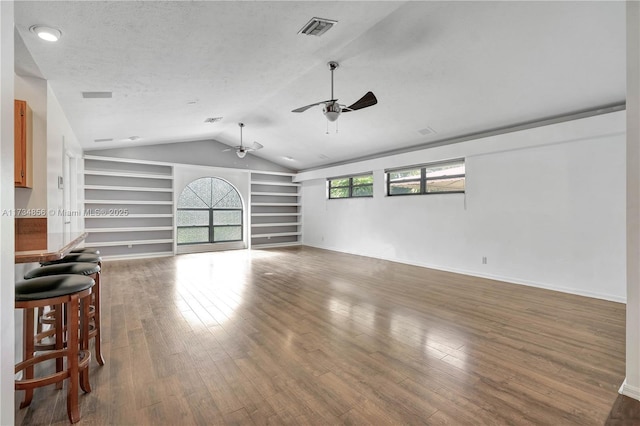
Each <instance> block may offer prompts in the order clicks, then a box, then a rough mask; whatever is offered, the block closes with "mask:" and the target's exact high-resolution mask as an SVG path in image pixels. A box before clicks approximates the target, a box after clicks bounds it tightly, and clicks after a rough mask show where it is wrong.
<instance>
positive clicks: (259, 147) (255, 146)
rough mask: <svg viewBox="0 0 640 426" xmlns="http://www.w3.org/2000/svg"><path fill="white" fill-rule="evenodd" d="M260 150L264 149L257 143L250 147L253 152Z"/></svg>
mask: <svg viewBox="0 0 640 426" xmlns="http://www.w3.org/2000/svg"><path fill="white" fill-rule="evenodd" d="M262 148H264V145H262V144H261V143H258V142H254V143H253V145H251V148H250V149H251V150H253V151H255V150H258V149H262Z"/></svg>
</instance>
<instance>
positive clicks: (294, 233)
mask: <svg viewBox="0 0 640 426" xmlns="http://www.w3.org/2000/svg"><path fill="white" fill-rule="evenodd" d="M293 235H302V232H272V233H270V234H251V238H273V237H290V236H293Z"/></svg>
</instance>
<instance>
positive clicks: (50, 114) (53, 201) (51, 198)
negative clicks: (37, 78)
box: [47, 85, 83, 233]
mask: <svg viewBox="0 0 640 426" xmlns="http://www.w3.org/2000/svg"><path fill="white" fill-rule="evenodd" d="M65 151H69V152H71V153H72V154H73V155H75V156H76V157H77V158H78V159H79V158H81V157H82V148H81V147H80V143H79V142H78V139H77V138H76V136H75V134H74V133H73V130H71V125H70V124H69V121H68V120H67V117H66V115H65V113H64V111H63V110H62V107H61V106H60V103H59V102H58V99H57V98H56V96H55V94H54V93H53V91H52V90H51V87H50V86H49V85H47V209H48V211H49V212H55V214H49V216H48V221H47V228H48V231H49V232H50V233H51V232H63V222H64V217H63V215H62V214H60V212H61V211H62V210H63V207H64V206H63V197H62V189H60V188H58V176H62V175H63V170H62V168H63V160H64V156H65ZM78 164H79V165H80V167H82V166H81V165H82V161H78ZM79 173H80V174H81V173H82V169H79ZM65 184H67V185H71V184H72V183H71V182H66V183H65ZM73 184H75V185H77V188H81V187H82V182H77V181H75V182H73ZM76 193H77V194H78V196H79V197H82V196H83V195H82V194H83V192H81V191H76ZM82 204H83V198H80V199H79V200H78V206H79V207H78V208H80V209H81V208H82V207H81V206H82ZM77 223H78V224H79V223H82V221H80V222H77Z"/></svg>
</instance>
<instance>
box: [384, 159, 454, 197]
mask: <svg viewBox="0 0 640 426" xmlns="http://www.w3.org/2000/svg"><path fill="white" fill-rule="evenodd" d="M386 174H387V194H388V195H418V194H452V193H461V192H464V184H465V164H464V159H462V160H453V161H447V162H439V163H433V164H426V165H423V166H415V167H411V168H406V169H396V170H387V171H386Z"/></svg>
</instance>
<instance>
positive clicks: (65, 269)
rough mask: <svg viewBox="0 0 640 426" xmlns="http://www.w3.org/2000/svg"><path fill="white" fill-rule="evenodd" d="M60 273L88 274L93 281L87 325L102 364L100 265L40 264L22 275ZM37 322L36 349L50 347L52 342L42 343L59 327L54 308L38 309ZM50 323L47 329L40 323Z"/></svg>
mask: <svg viewBox="0 0 640 426" xmlns="http://www.w3.org/2000/svg"><path fill="white" fill-rule="evenodd" d="M61 274H75V275H85V276H90V277H92V278H93V280H94V281H95V286H94V287H93V291H92V293H93V294H92V304H91V306H90V307H89V309H90V310H89V316H90V321H92V322H93V324H91V323H90V325H89V327H90V328H89V339H95V342H94V348H95V357H96V361H97V362H98V364H100V365H104V359H103V358H102V351H101V345H100V333H99V332H98V329H99V326H100V319H99V318H98V315H99V313H100V309H99V308H97V307H98V306H99V301H100V298H99V294H98V292H99V291H100V266H99V265H98V264H97V263H89V262H68V263H58V264H55V265H49V266H42V267H40V268H36V269H32V270H30V271H29V272H27V273H26V274H25V275H24V279H25V280H30V279H32V278H37V277H46V276H51V275H61ZM37 318H38V324H36V329H37V334H36V343H35V345H36V349H37V350H43V349H51V345H53V343H51V342H49V343H43V340H44V339H46V338H51V337H53V336H55V337H56V338H57V337H58V336H57V333H56V329H59V328H58V327H59V324H58V322H59V318H58V315H56V309H55V308H54V309H52V310H50V311H49V312H47V313H44V308H39V309H38V316H37ZM45 323H46V324H51V325H53V327H52V328H51V329H49V330H43V329H42V324H45Z"/></svg>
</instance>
